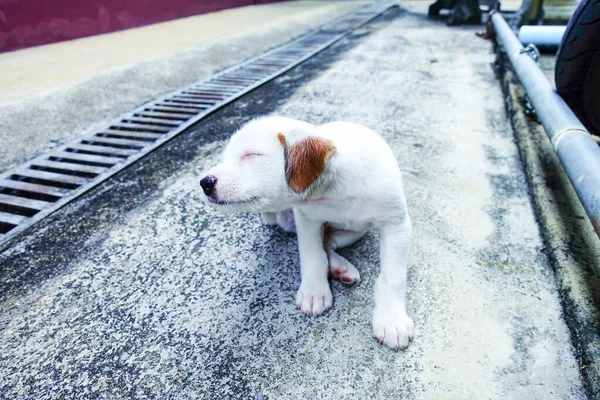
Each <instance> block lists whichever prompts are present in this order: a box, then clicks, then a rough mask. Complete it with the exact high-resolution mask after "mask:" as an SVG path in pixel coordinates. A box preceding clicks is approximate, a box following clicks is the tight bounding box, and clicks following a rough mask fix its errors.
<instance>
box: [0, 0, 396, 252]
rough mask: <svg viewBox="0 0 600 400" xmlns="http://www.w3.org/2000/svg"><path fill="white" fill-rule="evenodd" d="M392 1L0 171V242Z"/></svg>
mask: <svg viewBox="0 0 600 400" xmlns="http://www.w3.org/2000/svg"><path fill="white" fill-rule="evenodd" d="M396 5H397V4H396V3H395V2H390V3H388V2H384V3H375V4H372V5H369V6H366V7H363V8H361V9H359V10H357V11H355V12H351V13H349V14H347V15H345V16H343V17H341V18H339V19H337V20H334V21H333V22H331V23H329V24H327V25H324V26H323V27H321V28H320V29H318V30H316V31H314V32H312V33H310V34H308V35H306V36H303V37H300V38H298V39H296V40H294V41H292V42H289V43H287V44H285V45H282V46H279V47H277V48H275V49H273V50H270V51H268V52H266V53H264V54H261V55H259V56H257V57H254V58H251V59H249V60H247V61H245V62H244V63H242V64H239V65H236V66H234V67H231V68H228V69H226V70H224V71H222V72H220V73H218V74H216V75H214V76H212V77H211V78H210V79H208V80H205V81H202V82H197V83H195V84H193V85H191V86H189V87H187V88H185V89H182V90H178V91H177V92H174V93H171V94H169V95H167V96H165V97H163V98H160V99H159V100H157V101H154V102H151V103H146V104H145V105H143V106H141V107H139V108H137V109H136V110H134V111H133V112H131V113H127V114H124V115H122V116H121V117H120V118H119V119H118V120H117V121H115V122H114V123H112V124H110V125H108V126H106V128H104V129H100V130H95V131H93V133H89V134H86V135H84V136H83V137H81V138H79V139H77V140H75V141H73V142H71V143H69V144H66V145H64V146H62V147H60V148H58V149H56V150H54V151H52V152H50V153H48V154H45V155H43V156H40V157H38V158H36V159H34V160H32V161H29V162H27V163H25V164H22V165H20V166H18V167H16V168H14V169H12V170H10V171H7V172H4V173H3V174H1V175H0V245H2V244H3V243H5V242H7V241H8V240H9V239H10V238H12V237H14V236H16V235H17V234H19V233H21V232H23V231H24V230H25V229H27V228H28V227H30V226H31V225H33V224H35V223H36V222H37V221H39V220H41V219H42V218H44V217H46V216H47V215H49V214H50V213H52V212H53V211H55V210H57V209H58V208H60V207H62V206H63V205H65V204H66V203H68V202H69V201H71V200H73V199H75V198H76V197H78V196H80V195H81V194H83V193H84V192H86V191H87V190H89V189H91V188H93V187H94V186H96V185H98V184H99V183H101V182H102V181H104V180H105V179H107V178H108V177H110V176H111V175H113V174H115V173H116V172H118V171H120V170H121V169H123V168H124V167H126V166H127V165H130V164H131V163H133V162H134V161H136V160H138V159H139V158H141V157H143V156H144V155H146V154H148V153H149V152H150V151H152V150H154V149H156V148H157V147H159V146H160V145H162V144H163V143H165V142H166V141H168V140H169V139H172V138H173V137H174V136H176V135H177V134H179V133H181V132H182V131H183V130H185V129H186V128H188V127H189V126H191V125H192V124H194V123H196V122H198V121H199V120H200V119H202V118H203V117H205V116H207V115H208V114H209V113H211V112H213V111H215V110H216V109H218V108H220V107H222V106H224V105H226V104H228V103H230V102H231V101H233V100H235V99H237V98H238V97H240V96H242V95H244V94H246V93H247V92H249V91H251V90H253V89H255V88H256V87H258V86H260V85H262V84H264V83H266V82H268V81H270V80H272V79H273V78H275V77H277V76H278V75H281V74H282V73H284V72H286V71H287V70H289V69H291V68H293V67H294V66H296V65H298V64H300V63H301V62H303V61H305V60H306V59H308V58H310V57H312V56H313V55H315V54H316V53H318V52H320V51H321V50H323V49H325V48H327V47H328V46H330V45H332V44H333V43H334V42H336V41H338V40H340V39H341V38H342V37H344V36H346V35H347V34H348V33H350V32H351V31H352V30H354V29H356V28H358V27H360V26H362V25H364V24H365V23H367V22H369V21H370V20H372V19H373V18H375V17H377V16H379V15H380V14H382V13H383V12H384V11H386V10H388V9H389V8H391V7H394V6H396Z"/></svg>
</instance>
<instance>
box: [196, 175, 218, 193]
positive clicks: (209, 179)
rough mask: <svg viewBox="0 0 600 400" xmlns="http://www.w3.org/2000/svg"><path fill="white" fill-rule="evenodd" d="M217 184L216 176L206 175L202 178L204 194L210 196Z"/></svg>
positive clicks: (201, 183) (201, 184)
mask: <svg viewBox="0 0 600 400" xmlns="http://www.w3.org/2000/svg"><path fill="white" fill-rule="evenodd" d="M216 184H217V178H215V177H214V176H210V175H208V176H205V177H204V178H202V179H201V180H200V186H202V190H204V194H205V195H207V196H210V195H211V194H212V193H213V192H214V190H215V185H216Z"/></svg>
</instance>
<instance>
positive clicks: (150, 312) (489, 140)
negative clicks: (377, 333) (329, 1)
mask: <svg viewBox="0 0 600 400" xmlns="http://www.w3.org/2000/svg"><path fill="white" fill-rule="evenodd" d="M478 30H479V28H448V27H446V26H445V25H444V23H443V22H432V21H428V20H427V19H426V18H425V16H424V14H419V13H409V12H398V11H393V12H391V13H389V14H387V16H385V17H383V18H380V19H379V20H378V21H377V22H374V23H372V24H369V25H368V26H367V27H366V28H365V29H361V30H360V31H357V32H355V33H354V34H353V35H351V36H350V37H348V38H347V39H345V40H343V41H341V42H340V43H338V44H337V45H335V46H334V47H333V48H331V49H329V50H327V51H325V52H324V53H322V54H320V55H319V56H317V57H315V58H313V59H311V60H309V61H308V62H306V63H304V64H303V65H301V66H299V67H297V68H295V69H293V70H292V71H290V72H288V73H287V74H286V75H284V76H282V77H280V78H278V79H276V80H275V81H274V82H272V83H270V84H267V85H265V86H263V87H261V88H260V89H258V90H256V91H254V92H252V93H251V94H250V95H248V96H246V97H244V98H242V99H241V100H240V101H238V102H236V103H234V104H232V105H230V106H227V107H225V108H224V109H222V110H221V111H219V112H217V113H215V114H213V115H212V116H211V117H209V118H208V119H207V120H206V121H205V122H204V123H203V124H200V125H198V126H197V127H196V128H194V129H193V130H192V131H191V132H189V133H188V134H186V135H181V136H179V137H177V138H176V139H174V140H173V141H172V142H170V143H169V144H167V145H166V146H164V147H162V148H161V149H159V150H158V151H156V152H154V153H153V154H151V155H150V156H148V157H146V158H145V159H143V160H142V161H141V162H139V163H136V164H135V165H134V166H132V167H131V168H129V169H128V170H126V171H123V172H121V173H120V174H118V175H117V176H116V177H115V178H114V179H111V180H110V181H107V182H105V183H104V184H103V185H101V186H100V187H99V188H97V189H96V190H94V191H93V192H92V193H90V194H89V195H87V196H85V197H84V199H83V200H82V201H79V202H76V203H73V204H71V205H69V206H67V207H65V208H63V209H61V210H60V211H58V212H57V213H55V214H54V215H53V216H52V217H51V218H49V219H48V220H45V221H43V222H42V223H41V224H39V225H37V226H36V227H34V228H33V229H32V231H31V234H29V235H27V236H25V237H23V238H22V239H21V240H20V241H19V242H17V243H15V244H14V245H13V246H12V247H11V248H9V249H7V250H5V251H4V252H3V253H2V254H0V263H1V264H2V265H3V268H2V270H1V272H0V375H1V376H3V377H4V378H3V380H2V381H0V397H6V398H22V399H46V398H61V399H70V398H73V399H75V398H77V399H81V398H137V399H144V398H165V399H167V398H168V399H188V398H190V399H191V398H202V399H238V398H239V399H248V398H267V399H361V400H362V399H365V398H369V399H385V400H388V399H400V398H401V399H435V400H439V399H503V400H504V399H583V398H584V392H583V387H582V384H581V382H580V371H579V365H578V362H577V360H576V358H575V356H574V352H573V349H572V344H571V339H570V334H569V330H568V329H567V326H566V324H565V321H564V319H563V315H562V308H561V303H560V298H559V292H558V290H557V288H556V284H555V280H554V275H553V271H552V268H551V266H550V264H549V261H548V259H547V257H546V255H545V253H544V251H543V250H544V247H543V246H544V244H543V241H542V238H541V237H540V231H539V229H538V225H537V223H536V220H535V217H534V211H533V208H532V205H531V202H530V198H529V194H528V186H527V181H526V178H525V175H524V173H523V170H522V165H521V162H520V159H519V153H518V149H517V146H516V145H515V143H514V139H513V133H512V130H511V126H510V122H509V120H508V119H507V116H506V113H505V111H504V104H503V97H502V92H501V89H500V86H499V85H498V82H497V81H496V78H495V76H494V72H493V70H492V68H491V67H490V63H491V62H492V61H493V59H494V55H493V52H492V48H491V44H490V43H489V42H487V41H484V40H481V39H479V38H477V37H476V36H475V32H476V31H478ZM265 114H269V115H287V116H290V117H295V118H301V119H305V120H308V121H310V122H313V123H322V122H326V121H332V120H348V121H354V122H358V123H362V124H365V125H367V126H369V127H371V128H373V129H375V130H376V131H378V132H380V133H381V134H382V135H383V136H384V137H385V138H386V139H387V140H388V142H389V143H390V145H391V146H392V149H393V151H394V152H395V154H396V155H397V158H398V162H399V164H400V166H401V169H402V170H403V171H404V179H405V190H406V194H407V200H408V206H409V210H410V213H411V217H412V220H413V223H414V242H413V243H414V244H413V248H412V261H411V266H410V271H409V291H408V299H409V300H408V304H409V311H410V313H411V314H412V316H413V318H414V320H415V324H416V327H417V328H416V329H417V334H416V337H415V340H414V342H413V343H412V344H411V345H410V347H409V348H408V350H406V351H404V352H398V353H396V352H393V351H390V350H389V349H387V348H384V347H382V346H380V345H379V344H378V343H377V341H376V340H375V339H374V338H372V337H371V328H370V326H369V323H370V318H371V312H372V308H373V296H372V290H373V283H374V280H375V277H376V276H377V273H378V246H377V240H378V237H377V235H376V234H375V233H369V234H368V235H367V236H366V237H365V238H364V239H363V240H361V241H359V242H358V243H357V244H356V245H354V246H352V247H350V248H348V249H345V250H343V251H342V254H343V255H344V256H345V257H346V258H348V259H349V260H350V261H351V262H352V263H353V264H354V265H356V266H357V267H358V268H359V269H360V271H361V277H362V280H361V282H360V283H359V284H358V285H356V286H354V287H344V286H342V285H340V284H339V283H338V282H334V283H333V284H332V286H333V293H334V307H333V309H332V310H331V311H330V312H328V313H327V314H325V315H324V316H322V317H319V318H316V319H312V318H307V317H305V316H304V315H302V314H301V313H300V312H298V311H297V310H296V308H295V304H294V294H295V292H296V290H297V287H298V285H299V265H298V251H297V244H296V238H295V236H293V235H289V234H286V233H284V232H281V231H280V230H278V229H276V228H274V227H271V226H265V225H264V224H263V223H262V222H261V220H260V217H259V216H257V215H253V214H243V215H237V216H231V215H220V214H216V213H215V212H214V211H212V210H210V209H208V208H206V207H205V206H204V205H203V204H202V203H201V202H200V195H201V193H200V189H199V187H198V180H199V179H200V173H201V172H202V171H203V170H205V169H206V168H207V167H208V166H211V165H213V164H215V163H216V162H217V160H218V157H219V151H220V150H221V149H222V148H223V146H224V144H223V141H224V140H226V139H227V137H228V136H229V135H230V134H231V133H232V132H233V131H234V130H235V129H236V127H237V126H239V124H241V123H243V122H245V121H248V120H249V119H250V118H253V117H256V116H259V115H265Z"/></svg>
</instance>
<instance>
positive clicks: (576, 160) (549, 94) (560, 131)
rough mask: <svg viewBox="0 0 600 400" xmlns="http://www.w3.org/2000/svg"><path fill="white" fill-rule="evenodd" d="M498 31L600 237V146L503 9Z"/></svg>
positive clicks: (497, 15) (497, 16) (496, 24)
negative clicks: (531, 52)
mask: <svg viewBox="0 0 600 400" xmlns="http://www.w3.org/2000/svg"><path fill="white" fill-rule="evenodd" d="M491 19H492V24H493V26H494V31H495V33H496V37H497V38H498V40H499V42H500V43H501V44H502V46H503V47H504V50H505V51H506V54H507V55H508V58H509V60H510V62H511V64H512V66H513V69H514V71H515V73H516V74H517V76H518V77H519V80H520V81H521V84H522V85H523V87H524V88H525V92H526V93H527V96H528V97H529V100H530V101H531V104H532V105H533V107H534V108H535V111H536V114H537V116H538V118H539V119H540V121H541V122H542V125H543V126H544V129H545V130H546V134H547V135H548V137H549V138H550V141H551V142H552V145H553V146H554V151H555V152H556V154H557V155H558V157H559V159H560V161H561V163H562V165H563V167H564V169H565V172H566V173H567V176H568V177H569V180H570V181H571V184H572V185H573V188H574V189H575V191H576V192H577V195H578V196H579V200H581V203H582V204H583V207H584V208H585V211H586V213H587V215H588V217H589V218H590V220H591V221H592V225H593V226H594V229H595V231H596V234H597V235H598V236H599V237H600V147H599V146H598V144H597V143H596V142H595V141H594V139H592V136H591V135H590V134H589V132H588V131H587V129H586V128H585V126H583V124H582V123H581V122H580V121H579V119H577V117H576V116H575V114H574V113H573V111H571V109H570V108H569V106H568V105H567V104H566V103H565V102H564V100H563V99H562V98H561V97H560V96H559V95H558V93H556V91H555V90H554V89H553V88H552V86H551V85H550V82H549V81H548V79H546V76H545V75H544V73H543V72H542V71H541V70H540V69H539V67H538V66H537V64H536V62H535V61H534V60H533V59H532V58H531V57H530V56H529V54H528V52H527V50H526V49H525V48H523V46H522V45H521V42H519V39H517V37H516V36H515V34H514V33H513V31H512V30H511V28H510V27H509V26H508V24H507V23H506V21H505V20H504V18H503V17H502V15H501V14H500V13H499V12H495V13H493V14H492V15H491Z"/></svg>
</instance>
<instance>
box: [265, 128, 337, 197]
mask: <svg viewBox="0 0 600 400" xmlns="http://www.w3.org/2000/svg"><path fill="white" fill-rule="evenodd" d="M277 137H278V138H279V141H280V142H281V144H282V145H283V146H284V155H285V178H286V180H287V183H288V185H289V186H290V188H291V189H292V190H293V191H294V192H296V193H302V192H304V191H305V190H306V189H308V188H309V187H310V185H312V184H313V183H315V181H316V180H317V179H319V176H321V174H322V173H323V171H324V170H325V165H326V164H327V161H328V160H329V159H330V158H331V156H333V154H334V153H335V146H334V145H333V142H332V141H331V140H327V139H322V138H317V137H312V136H311V137H307V138H305V139H302V140H300V141H299V142H298V143H294V144H293V145H291V146H287V145H286V141H285V136H283V134H281V133H280V134H279V135H277Z"/></svg>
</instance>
